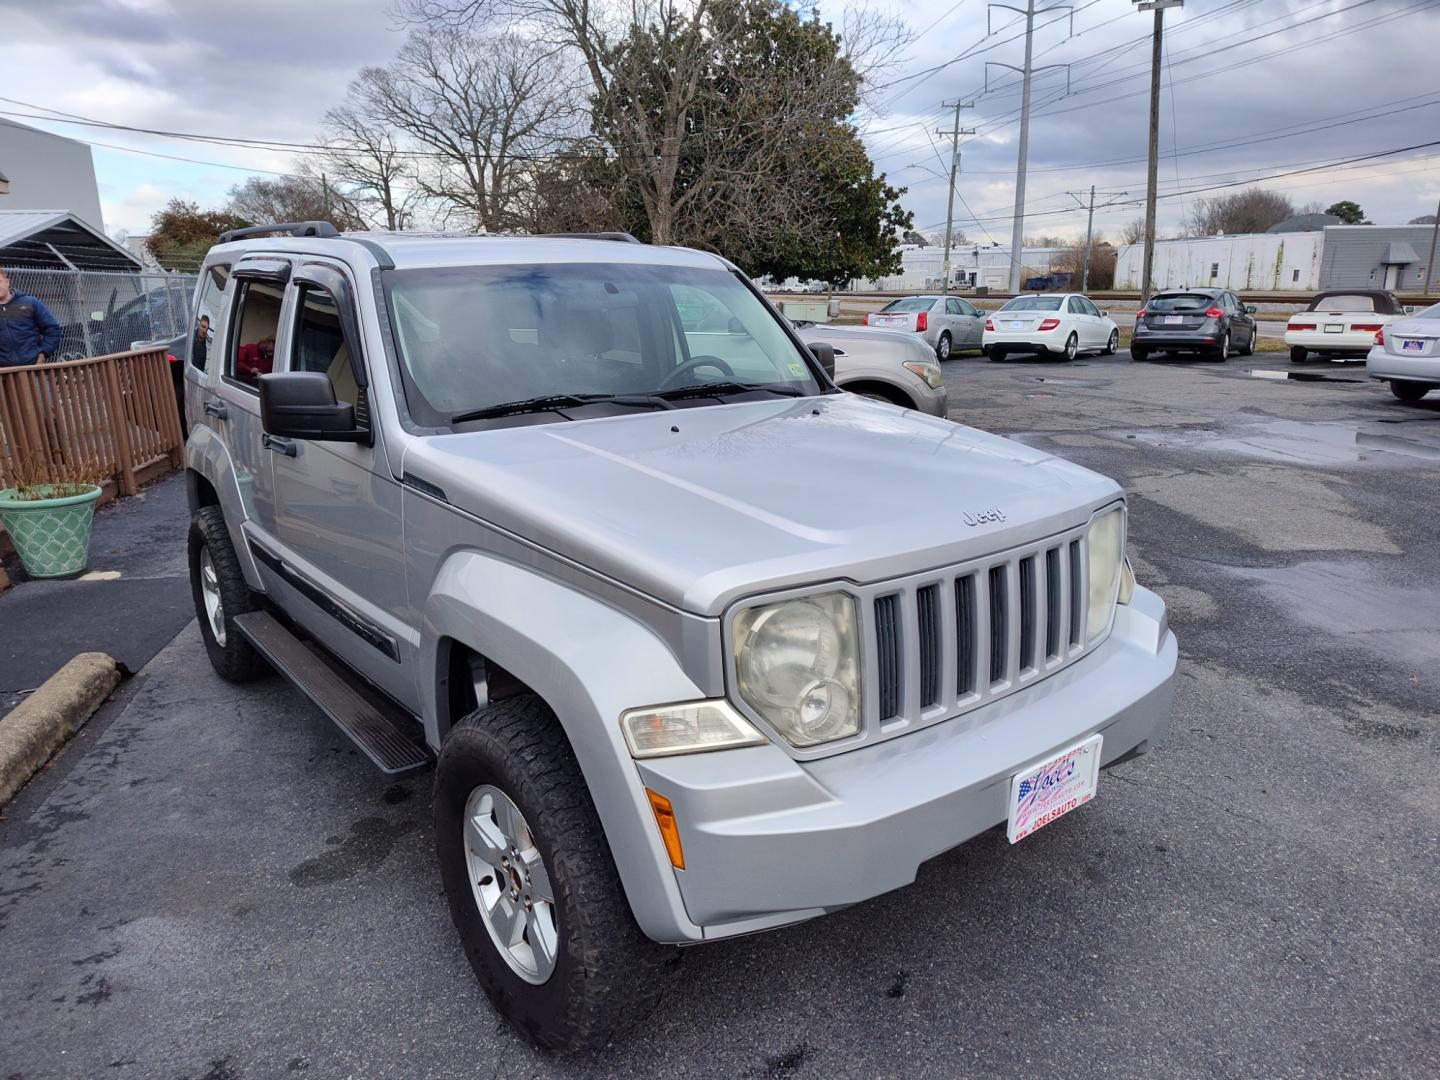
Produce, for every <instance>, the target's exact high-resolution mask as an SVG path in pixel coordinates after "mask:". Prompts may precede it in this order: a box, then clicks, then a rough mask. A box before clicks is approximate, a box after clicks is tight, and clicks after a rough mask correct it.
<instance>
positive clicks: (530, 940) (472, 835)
mask: <svg viewBox="0 0 1440 1080" xmlns="http://www.w3.org/2000/svg"><path fill="white" fill-rule="evenodd" d="M464 829H465V863H466V867H467V869H468V870H469V872H470V888H471V890H472V892H473V893H474V894H475V904H476V906H477V907H478V908H479V909H480V918H481V919H482V920H483V921H484V923H485V929H486V930H487V931H489V933H490V940H491V942H493V943H494V945H495V949H496V951H498V952H499V953H500V955H501V957H503V958H504V960H505V963H506V964H508V965H509V966H510V970H511V971H513V972H515V974H516V975H518V976H520V978H522V979H524V980H525V981H526V982H528V983H531V984H532V985H535V986H539V985H540V984H541V983H543V982H545V981H546V980H548V979H549V978H550V976H551V975H553V974H554V972H555V963H556V961H557V959H558V958H559V955H560V923H559V919H558V916H557V913H556V909H555V890H554V888H553V887H552V886H551V884H550V873H549V871H548V870H547V869H546V867H545V859H544V857H543V856H542V855H541V854H540V849H539V848H538V847H536V845H535V837H534V835H533V834H532V833H531V832H530V826H529V824H528V823H527V822H526V821H525V815H524V814H522V813H521V812H520V808H519V807H518V806H516V805H515V803H514V802H513V801H511V799H510V797H509V796H508V795H506V794H505V793H504V792H503V791H501V790H500V789H499V788H497V787H493V786H491V785H490V784H481V785H480V786H479V787H477V788H475V790H474V791H472V792H471V793H470V797H469V798H468V799H467V800H466V801H465V824H464Z"/></svg>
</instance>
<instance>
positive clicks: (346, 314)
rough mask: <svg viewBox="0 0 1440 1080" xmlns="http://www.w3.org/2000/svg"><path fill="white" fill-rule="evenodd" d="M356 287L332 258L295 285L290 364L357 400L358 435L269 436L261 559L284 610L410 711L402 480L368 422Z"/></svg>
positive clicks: (287, 329) (287, 337)
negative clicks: (351, 438) (269, 477)
mask: <svg viewBox="0 0 1440 1080" xmlns="http://www.w3.org/2000/svg"><path fill="white" fill-rule="evenodd" d="M354 296H355V294H354V287H353V285H352V283H351V281H350V279H349V277H348V276H347V274H346V272H345V271H344V270H343V269H342V268H341V267H340V266H339V265H337V264H330V263H325V262H318V261H317V262H305V263H302V264H301V265H300V266H299V267H298V268H297V270H296V272H295V275H294V278H293V280H292V281H291V284H290V298H289V304H288V307H287V314H288V317H287V319H286V321H285V324H284V343H285V348H284V349H283V350H282V352H281V355H282V357H283V362H284V367H283V369H282V370H286V371H312V372H321V373H323V374H325V375H328V376H329V378H330V383H331V385H332V387H333V388H334V391H335V399H336V400H337V401H345V402H349V403H350V404H352V405H354V407H355V416H356V423H357V426H359V427H361V428H363V429H365V430H367V431H368V432H369V438H368V439H366V440H365V441H362V442H321V441H312V440H309V439H291V440H275V439H271V440H268V447H267V449H266V453H267V454H268V455H269V458H270V463H271V468H272V471H273V482H274V499H275V529H274V541H275V544H274V546H273V547H272V548H271V549H270V550H269V551H268V552H267V553H263V554H257V558H259V559H260V561H261V562H262V563H264V564H266V568H265V569H262V573H265V572H266V570H268V575H267V576H272V577H273V578H275V579H276V584H277V586H278V589H279V591H281V592H282V593H283V595H284V596H285V597H286V602H285V605H284V606H285V610H286V611H287V612H289V613H290V614H291V615H292V616H293V617H294V618H295V619H296V620H297V621H298V622H300V623H302V624H303V625H304V626H305V627H306V629H308V630H309V631H310V632H311V633H313V634H314V635H315V636H316V637H317V638H319V639H320V640H321V641H322V642H324V644H325V645H326V646H327V647H328V648H329V649H330V650H331V651H332V652H334V653H336V654H337V655H339V656H340V657H341V658H342V659H344V660H345V661H346V662H347V663H348V664H350V665H351V666H352V667H354V668H356V669H358V670H360V671H362V672H364V673H365V675H366V676H367V677H368V678H370V680H371V681H372V682H374V683H375V684H376V685H378V686H379V687H381V689H383V690H385V691H386V692H387V693H389V694H390V695H391V696H392V697H394V698H395V699H396V700H397V701H399V702H401V704H403V705H405V706H407V707H409V708H415V707H416V705H417V704H418V702H417V699H416V695H415V681H414V669H413V663H414V653H413V650H412V649H411V648H410V645H409V643H410V641H411V638H412V636H413V635H412V633H411V628H410V627H409V626H408V625H407V624H406V623H405V622H404V621H403V618H402V617H403V613H404V612H405V611H406V610H407V606H408V604H407V592H406V585H405V562H404V542H403V533H402V528H401V516H400V515H401V500H400V495H401V490H400V485H399V484H398V483H396V481H395V479H394V478H393V477H392V476H391V475H390V470H389V468H388V467H386V463H385V457H384V448H383V446H382V444H381V440H380V437H379V432H378V430H377V429H376V428H375V427H373V426H372V424H371V420H370V404H369V397H368V393H369V391H368V383H369V379H368V367H367V359H368V358H367V357H366V355H365V350H364V348H363V341H362V338H361V334H360V330H359V321H358V318H357V315H356V308H355V300H354Z"/></svg>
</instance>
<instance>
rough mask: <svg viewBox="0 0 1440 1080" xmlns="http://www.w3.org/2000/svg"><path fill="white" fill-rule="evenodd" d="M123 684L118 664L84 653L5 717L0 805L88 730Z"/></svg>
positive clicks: (0, 732) (0, 720) (0, 725)
mask: <svg viewBox="0 0 1440 1080" xmlns="http://www.w3.org/2000/svg"><path fill="white" fill-rule="evenodd" d="M119 682H120V669H119V667H118V666H117V665H116V663H115V661H114V660H112V659H111V658H110V657H108V656H106V655H105V654H104V653H99V652H88V653H81V654H80V655H79V656H77V657H75V658H74V659H73V660H71V661H70V662H69V663H68V664H66V665H65V666H64V667H62V668H61V669H60V670H59V671H57V672H56V673H55V674H54V675H52V676H50V678H48V679H47V680H45V685H44V686H42V687H40V689H39V690H36V691H35V693H33V694H31V695H30V696H29V697H28V698H26V699H25V700H24V701H22V702H21V703H20V704H19V705H17V706H15V708H13V709H11V710H10V712H9V713H7V714H6V715H5V716H3V717H0V805H4V804H5V803H7V802H9V801H10V799H11V798H12V797H13V796H14V795H15V793H16V792H17V791H19V790H20V789H21V788H22V787H24V786H25V784H26V782H27V781H28V780H29V779H30V777H32V776H33V775H35V773H36V772H38V771H39V770H40V768H41V767H42V766H43V765H44V764H45V763H46V762H47V761H49V760H50V755H51V754H53V753H54V752H55V751H56V750H57V749H59V748H60V746H61V745H63V744H64V742H65V740H66V739H68V738H70V736H71V735H73V734H75V732H77V731H79V730H80V729H81V728H82V727H84V726H85V722H86V721H87V720H89V719H90V717H91V715H92V714H93V713H94V712H95V710H96V709H98V708H99V707H100V706H101V704H102V703H103V702H104V701H105V699H106V698H107V697H109V696H110V691H112V690H114V689H115V687H116V685H117V684H118V683H119Z"/></svg>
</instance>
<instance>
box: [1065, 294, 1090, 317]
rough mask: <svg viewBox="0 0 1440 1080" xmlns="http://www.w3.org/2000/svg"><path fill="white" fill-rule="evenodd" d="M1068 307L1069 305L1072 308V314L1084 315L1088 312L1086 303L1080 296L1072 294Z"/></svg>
mask: <svg viewBox="0 0 1440 1080" xmlns="http://www.w3.org/2000/svg"><path fill="white" fill-rule="evenodd" d="M1068 307H1069V309H1070V314H1071V315H1084V314H1087V313H1086V311H1085V305H1084V304H1082V303H1081V302H1080V298H1079V297H1078V296H1072V297H1070V303H1069V305H1068Z"/></svg>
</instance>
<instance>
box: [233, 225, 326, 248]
mask: <svg viewBox="0 0 1440 1080" xmlns="http://www.w3.org/2000/svg"><path fill="white" fill-rule="evenodd" d="M277 232H278V233H285V234H287V235H289V236H318V237H321V238H322V239H329V238H332V237H336V236H339V235H340V230H339V229H337V228H335V226H334V225H331V224H330V222H328V221H276V222H272V223H270V224H268V225H251V226H249V227H248V228H244V229H231V230H230V231H229V232H223V233H221V234H220V239H219V240H217V241H216V243H218V244H228V243H230V241H232V240H244V239H245V238H246V237H250V236H267V235H269V234H270V233H277Z"/></svg>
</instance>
